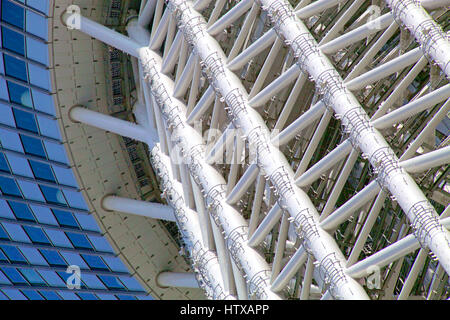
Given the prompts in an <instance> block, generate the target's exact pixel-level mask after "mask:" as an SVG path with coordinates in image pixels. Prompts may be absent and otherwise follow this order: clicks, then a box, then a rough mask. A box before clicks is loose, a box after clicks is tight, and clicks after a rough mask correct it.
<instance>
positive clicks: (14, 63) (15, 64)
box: [3, 54, 28, 82]
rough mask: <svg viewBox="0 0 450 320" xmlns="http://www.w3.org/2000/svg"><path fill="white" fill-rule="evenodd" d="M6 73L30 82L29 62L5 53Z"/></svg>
mask: <svg viewBox="0 0 450 320" xmlns="http://www.w3.org/2000/svg"><path fill="white" fill-rule="evenodd" d="M3 58H4V59H5V74H6V75H7V76H10V77H13V78H16V79H19V80H22V81H26V82H28V77H27V64H26V63H25V61H22V60H19V59H16V58H14V57H12V56H10V55H7V54H4V55H3Z"/></svg>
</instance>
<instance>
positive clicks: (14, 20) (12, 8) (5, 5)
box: [2, 0, 24, 30]
mask: <svg viewBox="0 0 450 320" xmlns="http://www.w3.org/2000/svg"><path fill="white" fill-rule="evenodd" d="M2 20H3V21H5V22H7V23H9V24H12V25H14V26H16V27H18V28H20V29H22V30H23V26H24V9H23V8H21V7H19V6H18V5H16V4H14V3H12V2H10V1H8V0H3V1H2Z"/></svg>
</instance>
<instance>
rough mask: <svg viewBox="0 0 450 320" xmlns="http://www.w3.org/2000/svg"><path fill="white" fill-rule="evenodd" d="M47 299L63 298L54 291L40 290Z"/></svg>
mask: <svg viewBox="0 0 450 320" xmlns="http://www.w3.org/2000/svg"><path fill="white" fill-rule="evenodd" d="M39 292H40V293H41V294H42V295H43V296H44V297H45V299H47V300H61V298H60V297H59V296H58V295H57V294H56V293H55V292H54V291H44V290H41V291H39Z"/></svg>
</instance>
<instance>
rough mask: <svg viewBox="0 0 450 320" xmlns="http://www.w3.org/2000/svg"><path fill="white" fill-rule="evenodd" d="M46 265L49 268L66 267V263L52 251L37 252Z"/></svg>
mask: <svg viewBox="0 0 450 320" xmlns="http://www.w3.org/2000/svg"><path fill="white" fill-rule="evenodd" d="M39 251H40V252H41V254H42V255H43V256H44V258H45V259H46V260H47V262H48V264H49V265H51V266H67V263H66V262H65V261H64V260H63V258H61V256H60V255H59V253H58V252H56V251H52V250H45V249H42V250H39Z"/></svg>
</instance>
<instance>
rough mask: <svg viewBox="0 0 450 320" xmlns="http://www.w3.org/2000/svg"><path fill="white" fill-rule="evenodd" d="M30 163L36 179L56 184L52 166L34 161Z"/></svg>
mask: <svg viewBox="0 0 450 320" xmlns="http://www.w3.org/2000/svg"><path fill="white" fill-rule="evenodd" d="M29 162H30V165H31V169H32V170H33V173H34V176H35V177H36V178H38V179H42V180H47V181H52V182H56V180H55V177H54V176H53V172H52V169H51V167H50V165H48V164H46V163H42V162H38V161H33V160H29Z"/></svg>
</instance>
